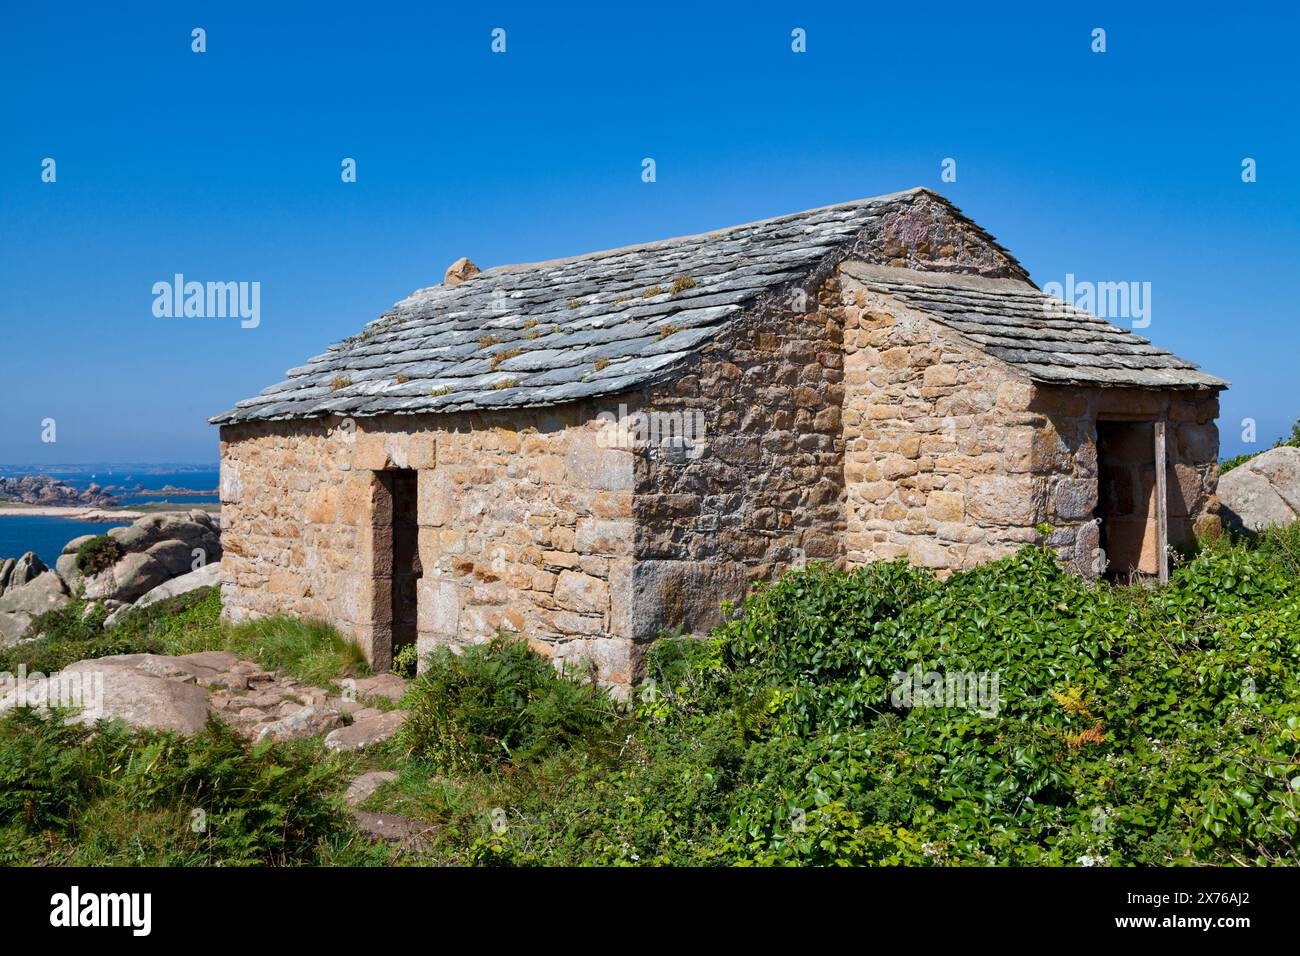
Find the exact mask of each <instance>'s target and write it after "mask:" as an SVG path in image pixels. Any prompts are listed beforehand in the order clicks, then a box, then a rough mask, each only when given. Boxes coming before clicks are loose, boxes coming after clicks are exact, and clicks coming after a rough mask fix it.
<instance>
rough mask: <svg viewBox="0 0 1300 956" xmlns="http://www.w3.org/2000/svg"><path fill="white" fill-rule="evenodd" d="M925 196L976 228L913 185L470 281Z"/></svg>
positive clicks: (513, 265)
mask: <svg viewBox="0 0 1300 956" xmlns="http://www.w3.org/2000/svg"><path fill="white" fill-rule="evenodd" d="M921 193H928V194H929V195H931V196H934V197H936V198H938V199H940V200H942V201H943V202H945V203H947V204H948V205H949V206H952V208H953V209H954V210H956V211H957V213H958V215H961V216H962V218H963V219H966V220H967V221H968V222H971V223H972V225H975V223H974V221H973V220H970V219H968V218H967V217H966V216H965V214H963V213H962V212H961V210H959V209H957V207H956V206H953V204H952V203H951V202H950V201H949V200H948V199H946V198H945V197H943V196H941V195H940V194H939V193H936V192H935V191H934V190H932V189H930V188H928V187H926V186H912V187H911V188H909V189H900V190H898V191H897V192H892V193H885V194H883V195H880V196H866V197H863V198H861V199H848V200H845V201H843V202H837V203H829V204H827V205H825V206H813V207H812V208H811V209H801V210H799V211H798V212H787V213H781V214H780V215H777V216H766V217H764V218H762V219H755V220H752V221H751V222H740V223H736V224H735V225H732V226H724V227H723V228H721V229H706V230H704V231H703V232H690V233H684V234H682V235H679V236H667V237H665V238H663V239H653V240H651V241H649V242H634V243H631V244H630V245H626V246H613V247H611V248H609V249H593V250H592V251H591V252H582V253H578V254H577V255H573V256H559V257H557V258H555V259H538V260H535V261H532V262H509V263H502V264H501V265H496V266H489V267H488V268H486V269H483V270H482V271H481V272H479V274H478V275H476V276H474V278H473V279H471V280H469V281H471V282H476V281H478V280H479V279H480V278H482V277H485V276H486V277H491V276H493V275H503V274H506V273H509V272H515V271H520V272H523V271H528V270H532V269H543V268H548V267H552V266H559V265H564V264H566V263H570V262H582V261H584V260H591V259H603V258H605V257H607V256H616V255H625V254H627V253H629V252H645V251H648V250H651V249H657V248H659V247H661V246H668V245H674V244H677V243H681V242H689V241H690V240H692V239H705V238H709V239H714V238H719V237H722V236H726V235H728V234H729V233H733V232H738V231H740V230H741V229H754V228H756V227H758V226H768V225H772V224H773V223H778V222H781V221H783V220H791V221H793V220H796V219H801V218H803V217H805V216H813V215H817V214H818V213H826V212H832V211H834V210H839V209H856V208H859V207H862V206H869V205H874V204H876V203H885V202H893V201H896V200H899V199H902V198H903V197H904V196H911V197H915V196H918V195H920V194H921ZM990 238H991V237H990ZM999 248H1000V247H999ZM442 286H443V283H441V282H439V283H435V284H434V285H431V286H425V287H423V288H421V289H416V290H415V292H412V293H411V295H415V294H416V293H418V292H424V291H426V290H428V289H437V288H441V287H442ZM406 298H410V296H407V297H406Z"/></svg>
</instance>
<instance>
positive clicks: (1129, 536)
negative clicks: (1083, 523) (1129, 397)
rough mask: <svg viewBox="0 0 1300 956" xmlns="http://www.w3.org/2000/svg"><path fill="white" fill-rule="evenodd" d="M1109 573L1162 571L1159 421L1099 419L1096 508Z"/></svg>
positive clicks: (1128, 575)
mask: <svg viewBox="0 0 1300 956" xmlns="http://www.w3.org/2000/svg"><path fill="white" fill-rule="evenodd" d="M1094 514H1095V515H1096V517H1097V518H1099V519H1100V522H1099V524H1100V531H1101V549H1102V551H1103V553H1104V554H1105V556H1106V567H1105V575H1106V577H1107V578H1110V579H1112V580H1122V581H1127V580H1130V579H1132V578H1134V577H1137V576H1142V575H1154V574H1157V573H1158V572H1159V564H1158V562H1159V558H1160V555H1161V550H1162V549H1161V546H1160V544H1159V540H1158V539H1159V530H1160V529H1159V528H1158V526H1157V509H1156V466H1155V424H1154V423H1153V422H1097V510H1096V511H1095V512H1094Z"/></svg>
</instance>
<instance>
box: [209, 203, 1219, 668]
mask: <svg viewBox="0 0 1300 956" xmlns="http://www.w3.org/2000/svg"><path fill="white" fill-rule="evenodd" d="M954 228H955V227H954V226H953V225H952V222H951V220H950V219H945V218H944V217H943V216H940V215H938V214H937V213H936V214H935V215H931V214H930V212H927V210H926V208H925V207H924V206H922V207H920V208H919V209H918V210H916V211H914V212H913V213H911V218H907V219H900V220H899V221H898V222H896V223H893V224H892V226H891V228H890V229H886V230H884V231H883V233H882V235H883V236H884V239H883V240H881V243H880V244H879V248H875V247H873V248H871V249H866V250H863V255H864V256H866V257H868V258H872V259H874V260H876V261H886V262H888V263H890V264H896V263H898V262H902V263H904V264H907V265H908V266H909V267H911V268H915V269H919V270H922V271H942V272H950V273H951V272H963V271H965V272H975V273H981V274H984V275H986V276H989V275H992V276H1000V277H1001V278H995V279H991V280H990V279H984V280H975V279H971V280H960V279H957V278H953V279H950V280H949V281H986V282H987V281H996V282H1004V283H1005V282H1017V281H1019V278H1018V277H1019V273H1018V267H1017V266H1015V265H1014V263H1013V262H1012V261H1011V260H1010V259H1009V258H1007V257H1006V256H1005V254H1004V253H1002V252H1001V251H1000V250H999V249H998V248H997V247H996V246H995V245H994V244H992V243H991V240H989V239H988V237H987V236H986V235H984V234H982V233H977V232H972V233H970V234H966V233H963V232H961V231H960V230H958V231H957V232H954V231H953V229H954ZM891 243H893V244H892V245H891ZM1217 412H1218V402H1217V396H1216V395H1214V394H1213V393H1208V392H1145V391H1140V390H1133V389H1080V388H1065V387H1047V386H1041V385H1036V384H1034V383H1033V382H1031V381H1030V380H1029V379H1028V378H1027V377H1026V376H1024V375H1023V374H1022V373H1020V372H1018V371H1017V370H1016V369H1014V368H1013V367H1011V366H1008V365H1006V364H1004V363H1001V362H999V361H997V360H994V359H992V358H990V357H989V356H988V355H986V354H985V353H983V352H982V351H980V350H979V349H978V348H977V347H976V346H974V345H972V344H970V343H968V342H966V341H965V340H963V339H962V338H961V337H960V336H958V335H957V334H955V333H953V332H951V331H950V330H948V329H946V328H945V327H943V326H941V325H939V324H938V323H935V322H934V321H932V320H931V319H929V318H927V317H926V316H925V315H924V314H921V313H917V312H914V311H912V310H910V309H909V308H908V307H907V306H906V305H904V304H901V303H899V302H898V301H896V300H892V299H889V298H888V297H885V296H882V295H879V294H876V293H873V292H871V291H870V290H869V289H867V288H866V286H864V285H863V284H862V283H861V282H859V281H858V280H857V279H855V278H853V277H852V276H851V275H849V274H847V273H845V272H842V271H840V270H838V269H832V268H831V266H830V264H828V265H827V266H826V268H825V269H824V270H823V272H822V274H820V275H818V276H816V277H814V278H813V279H812V280H810V284H809V286H808V287H807V289H806V290H799V289H794V290H792V291H790V292H789V293H788V294H786V295H784V296H782V297H779V298H778V297H775V296H768V297H767V298H766V299H765V300H764V301H762V302H760V303H759V304H758V305H757V307H756V308H754V309H753V310H751V312H750V313H748V314H747V315H746V316H744V317H741V318H739V319H737V320H736V322H735V323H734V325H733V326H732V327H731V328H730V329H728V330H727V331H725V332H724V333H722V334H721V335H720V336H719V338H718V339H717V340H716V341H714V342H712V343H710V344H709V345H708V346H707V347H705V348H704V349H703V350H702V351H701V352H700V353H699V354H697V355H696V356H694V357H693V358H692V359H691V360H690V361H689V363H688V364H687V366H686V367H685V368H684V369H683V370H682V371H681V372H680V374H676V375H674V377H673V378H672V379H671V380H668V381H666V382H664V383H662V384H660V385H657V386H654V387H651V388H648V389H646V390H644V391H641V392H637V393H633V394H628V395H623V396H618V397H616V398H614V399H603V400H599V401H588V402H583V403H575V404H572V405H567V406H561V407H557V408H548V409H518V410H511V411H501V412H482V413H458V414H450V415H419V416H386V417H381V418H366V419H358V420H355V421H353V420H350V419H339V418H332V419H328V420H318V421H300V422H281V423H246V424H239V425H229V426H225V427H224V428H223V429H222V445H221V454H222V475H221V499H222V525H223V530H222V541H223V545H224V548H225V556H224V558H223V561H222V590H223V595H222V596H223V604H224V607H225V612H226V614H227V615H228V616H229V617H230V618H231V619H234V620H242V619H245V618H248V617H250V616H256V615H261V614H268V613H275V612H284V613H289V614H293V615H296V616H301V617H318V618H323V619H325V620H328V621H330V622H331V623H333V624H335V625H336V626H338V627H339V628H340V629H341V630H342V631H344V632H345V633H347V634H349V635H351V636H352V637H353V638H354V639H355V640H356V641H357V642H358V643H359V644H360V645H361V647H362V648H363V649H364V650H365V652H366V654H367V656H368V657H369V659H370V660H371V662H372V664H373V665H374V666H375V667H376V668H377V669H381V670H382V669H384V668H386V667H388V666H389V665H390V663H391V661H390V659H389V654H390V650H391V644H392V630H391V622H392V620H393V603H392V601H393V597H392V595H393V594H394V593H399V594H400V593H404V589H403V588H402V587H400V586H399V587H396V588H395V587H393V584H392V579H393V577H394V568H393V561H392V559H391V553H392V550H393V548H394V542H393V539H392V535H391V533H390V531H388V530H386V528H388V527H389V526H391V523H392V522H391V517H390V516H391V514H392V511H393V507H394V495H393V489H395V488H402V487H405V483H404V482H403V481H400V480H393V476H389V477H386V478H384V479H381V478H380V477H379V476H380V475H381V474H383V473H384V472H391V471H397V470H409V471H410V472H411V473H412V474H413V477H414V487H415V488H416V498H417V502H416V505H417V506H416V508H415V514H416V520H417V524H418V531H417V532H416V534H417V539H418V540H417V548H418V555H419V565H420V572H421V577H420V579H419V581H418V584H417V585H416V587H415V594H416V626H415V632H416V643H417V647H418V648H419V650H420V652H421V654H424V653H427V652H428V651H429V650H431V649H432V648H434V647H437V646H441V645H457V644H465V643H467V642H475V641H481V640H484V639H487V638H488V637H490V636H491V635H492V634H494V633H496V632H497V631H498V630H506V631H511V632H516V633H518V634H520V635H522V636H524V637H526V638H527V639H528V640H529V641H530V643H531V645H532V646H533V647H534V648H535V649H536V650H537V651H539V652H540V653H542V654H544V655H545V656H547V657H549V658H551V659H554V660H556V661H557V662H558V663H562V664H565V665H572V666H574V667H577V668H582V669H584V670H589V671H590V672H591V673H593V674H594V675H595V676H596V678H597V679H599V680H600V681H601V682H602V683H604V684H607V685H610V686H613V687H619V688H625V687H627V686H628V685H630V684H631V683H633V682H634V681H635V680H637V679H638V678H639V676H640V672H641V667H642V656H643V653H644V649H645V646H646V644H647V643H648V642H649V641H650V640H652V639H653V638H655V637H656V636H657V635H658V634H659V633H660V632H661V631H662V630H664V629H671V628H674V627H679V626H680V627H685V628H687V629H689V630H692V631H695V632H699V631H703V630H705V629H707V628H708V627H709V626H711V625H712V624H714V623H716V622H717V621H718V620H719V603H720V602H721V601H723V600H732V601H738V600H740V599H742V598H743V597H744V596H745V595H746V593H748V591H749V590H750V588H751V587H752V585H753V583H754V582H755V581H759V580H770V579H773V578H775V577H777V576H779V575H780V574H781V573H782V572H783V571H785V570H786V569H788V568H789V567H791V566H794V565H799V564H802V563H804V562H805V561H809V560H825V561H829V562H831V563H834V564H837V565H841V566H844V565H854V564H861V563H865V562H868V561H875V560H887V559H893V558H896V557H900V556H903V557H906V558H907V559H908V560H910V561H911V562H913V563H914V564H917V565H920V566H923V567H927V568H932V569H934V570H936V571H937V572H939V573H942V574H946V573H949V572H951V571H953V570H956V569H961V568H969V567H972V566H974V565H976V564H979V563H982V562H985V561H989V560H992V559H995V558H998V557H1001V556H1003V555H1005V554H1008V553H1011V552H1012V551H1014V550H1016V549H1018V548H1019V547H1021V546H1023V545H1025V544H1027V543H1036V542H1038V541H1039V540H1040V538H1041V535H1040V532H1039V531H1037V530H1036V526H1037V525H1039V524H1040V523H1047V524H1050V525H1051V526H1052V528H1053V530H1052V532H1051V538H1050V544H1051V545H1052V546H1054V547H1055V548H1056V549H1057V550H1058V552H1059V553H1060V555H1061V557H1062V559H1063V560H1065V561H1066V562H1067V563H1068V564H1069V565H1070V566H1072V567H1073V568H1074V569H1075V570H1076V571H1078V572H1079V573H1081V574H1084V575H1091V574H1094V573H1096V568H1097V560H1098V553H1097V549H1098V543H1099V534H1098V527H1097V524H1096V521H1095V518H1094V511H1095V510H1096V508H1097V505H1098V480H1099V476H1098V471H1099V469H1098V455H1097V422H1098V421H1099V420H1100V421H1106V420H1129V421H1153V420H1156V419H1160V418H1164V419H1167V420H1168V422H1169V460H1170V470H1169V487H1170V538H1171V541H1172V542H1173V543H1175V544H1181V543H1186V542H1187V541H1189V540H1190V537H1191V535H1192V534H1193V531H1194V530H1204V529H1205V528H1206V527H1208V526H1209V525H1211V524H1213V522H1214V521H1215V520H1216V511H1217V502H1216V501H1215V499H1214V496H1213V490H1214V487H1215V482H1216V480H1217V467H1216V465H1215V460H1216V457H1217V452H1218V434H1217V431H1216V429H1215V426H1214V419H1215V417H1216V415H1217ZM629 425H632V428H631V431H630V432H629V429H628V426H629ZM641 429H644V433H640V430H641ZM668 433H671V437H670V438H668V439H665V437H664V436H665V434H668ZM1131 474H1133V475H1137V476H1138V479H1135V480H1134V482H1133V483H1132V487H1134V488H1137V489H1138V493H1139V494H1141V495H1149V494H1150V493H1151V492H1150V491H1149V490H1148V488H1147V485H1146V484H1143V482H1144V481H1145V478H1143V477H1142V475H1143V473H1142V471H1141V469H1140V468H1137V469H1136V470H1131ZM1152 478H1153V473H1152ZM1152 484H1153V481H1152ZM399 583H400V582H399Z"/></svg>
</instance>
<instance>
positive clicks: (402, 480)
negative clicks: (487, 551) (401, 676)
mask: <svg viewBox="0 0 1300 956" xmlns="http://www.w3.org/2000/svg"><path fill="white" fill-rule="evenodd" d="M376 477H377V478H378V482H377V485H378V487H377V488H376V502H375V510H374V516H375V527H374V532H375V533H374V550H375V555H374V561H375V563H374V586H375V591H376V594H375V604H374V606H375V621H374V630H375V640H374V645H373V653H374V659H373V660H372V661H371V665H372V666H373V667H374V668H375V669H376V670H377V671H384V670H388V669H389V668H390V667H392V662H393V658H394V657H396V656H397V655H398V654H399V653H400V652H401V650H402V648H404V647H408V646H413V645H414V644H415V642H416V636H417V629H418V624H417V621H418V615H417V607H418V592H419V585H420V578H421V577H422V575H423V569H422V568H421V566H420V526H419V520H418V501H419V479H418V473H417V472H416V471H415V469H413V468H402V469H394V470H390V471H381V472H376Z"/></svg>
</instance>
